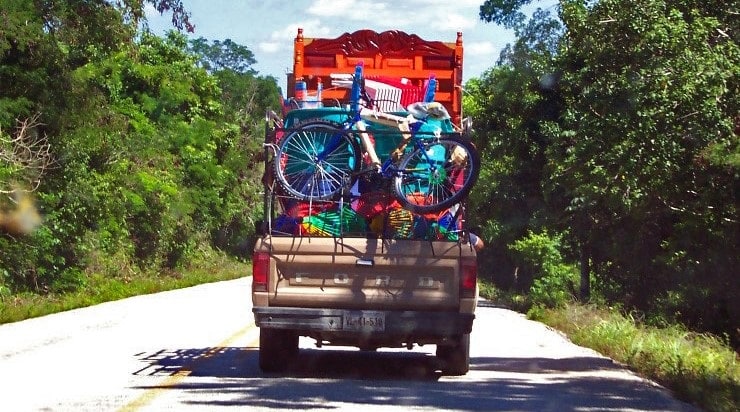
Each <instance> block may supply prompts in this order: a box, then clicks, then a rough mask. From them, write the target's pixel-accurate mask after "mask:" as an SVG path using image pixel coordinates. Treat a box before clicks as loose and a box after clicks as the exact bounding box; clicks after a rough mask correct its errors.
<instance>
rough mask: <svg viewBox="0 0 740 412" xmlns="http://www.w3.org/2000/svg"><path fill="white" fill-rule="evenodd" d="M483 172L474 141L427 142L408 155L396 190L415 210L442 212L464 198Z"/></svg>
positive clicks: (397, 195) (402, 160)
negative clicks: (481, 171)
mask: <svg viewBox="0 0 740 412" xmlns="http://www.w3.org/2000/svg"><path fill="white" fill-rule="evenodd" d="M479 174H480V156H479V155H478V151H477V150H476V149H475V147H474V146H473V144H472V143H471V142H469V141H467V140H461V139H459V138H454V137H443V138H440V139H434V140H430V141H428V142H424V143H423V145H422V147H421V148H420V147H415V148H414V149H413V150H412V151H410V152H409V153H407V154H406V155H404V157H403V158H401V161H400V162H399V173H398V174H397V176H396V177H395V178H394V180H393V192H394V194H395V196H396V198H397V199H398V201H399V203H401V205H402V206H403V207H404V208H405V209H408V210H410V211H412V212H414V213H419V214H425V213H433V212H439V211H442V210H444V209H447V208H449V207H451V206H452V205H454V204H456V203H459V202H461V201H462V200H464V199H465V197H466V196H467V195H468V193H470V189H472V187H473V185H474V184H475V182H476V181H477V180H478V175H479Z"/></svg>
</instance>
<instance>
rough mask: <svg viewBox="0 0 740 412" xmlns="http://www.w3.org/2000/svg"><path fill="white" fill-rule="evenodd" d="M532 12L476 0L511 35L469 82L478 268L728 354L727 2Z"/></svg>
mask: <svg viewBox="0 0 740 412" xmlns="http://www.w3.org/2000/svg"><path fill="white" fill-rule="evenodd" d="M528 3H536V2H531V1H528V0H488V1H486V2H484V4H483V5H482V6H481V8H480V17H481V19H483V20H485V21H487V22H493V23H498V24H504V25H506V26H507V27H509V28H512V29H514V30H515V31H516V33H517V40H516V42H515V43H514V44H511V45H510V46H509V47H508V48H507V49H506V50H505V51H504V52H503V53H502V54H501V56H500V58H499V60H498V62H497V63H496V65H495V66H494V67H492V68H491V69H490V70H489V71H488V72H487V73H486V74H485V75H483V76H481V77H480V78H479V79H475V80H472V81H470V82H469V83H468V84H467V85H466V92H467V97H466V98H467V101H466V102H465V103H466V106H465V109H466V111H467V114H468V115H473V116H474V118H475V124H476V128H477V130H478V135H477V144H478V147H479V148H480V149H481V150H482V151H483V153H484V154H483V158H484V159H485V162H484V170H483V174H484V177H483V178H481V179H480V180H481V181H484V182H491V183H490V184H488V185H485V186H482V187H480V188H479V190H477V191H476V192H475V194H474V198H473V199H472V201H471V204H472V206H473V207H474V212H473V213H472V214H473V216H472V218H473V219H475V221H476V223H477V224H478V225H480V226H481V229H482V231H483V233H484V235H485V237H486V239H487V240H488V243H489V245H490V246H489V248H488V250H487V251H486V252H485V253H484V256H483V259H484V261H485V262H484V264H483V265H482V267H490V268H497V269H496V270H495V271H494V272H493V273H492V275H493V276H494V278H495V280H496V282H497V283H498V284H499V285H502V286H505V287H512V288H519V289H520V290H523V291H529V292H530V293H532V294H534V295H536V296H537V298H538V299H539V300H540V301H541V302H545V303H547V304H558V302H561V301H562V300H563V299H568V298H570V297H572V296H578V297H581V298H583V299H589V298H590V299H598V300H602V301H604V302H605V303H607V304H609V305H618V306H622V307H624V308H625V310H632V311H635V312H634V313H635V314H636V315H638V316H637V317H638V318H639V317H644V319H645V320H646V321H648V322H652V323H655V324H657V325H662V324H666V323H671V322H675V321H680V322H685V323H686V324H687V325H690V326H691V327H692V328H695V329H696V330H703V331H712V332H715V333H717V334H719V335H720V336H725V337H729V338H730V339H731V340H733V341H734V343H735V345H736V348H737V344H738V343H739V342H740V298H739V297H740V293H738V292H740V276H739V275H740V272H739V271H738V267H740V259H739V257H740V253H738V250H740V247H739V246H740V245H739V244H738V242H739V240H740V230H739V229H740V226H739V225H738V219H739V218H740V216H738V190H739V189H740V185H738V183H739V182H740V180H739V177H740V176H739V173H740V137H739V136H738V133H740V106H739V105H738V102H739V100H740V90H738V88H739V87H740V85H739V84H738V75H739V74H740V48H738V39H739V38H740V30H739V29H740V26H739V25H738V21H740V19H738V14H739V13H740V9H738V8H737V4H735V5H734V6H732V5H731V4H730V3H731V2H725V1H721V0H716V1H703V0H702V1H695V0H677V1H664V0H645V1H640V2H637V3H636V2H632V1H623V0H600V1H588V2H586V1H578V0H561V1H560V2H559V3H558V6H557V7H555V8H552V9H551V10H547V11H543V10H538V11H537V12H535V13H534V15H533V16H532V18H530V19H528V18H525V16H524V15H523V14H522V13H521V11H520V7H521V6H523V5H526V4H528ZM554 13H557V14H554Z"/></svg>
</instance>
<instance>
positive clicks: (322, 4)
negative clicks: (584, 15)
mask: <svg viewBox="0 0 740 412" xmlns="http://www.w3.org/2000/svg"><path fill="white" fill-rule="evenodd" d="M482 3H483V0H401V1H385V0H183V4H184V5H185V7H186V8H187V10H188V11H189V12H190V14H191V22H192V23H194V24H195V33H193V34H190V35H189V36H191V37H193V38H197V37H204V38H206V39H208V40H225V39H231V40H232V41H234V42H236V43H238V44H241V45H244V46H247V47H248V48H249V49H250V50H251V51H252V52H253V53H254V55H255V58H256V59H257V64H256V65H255V66H254V68H255V69H256V70H257V71H258V72H259V74H261V75H271V76H273V77H275V78H276V79H278V85H279V86H280V87H282V88H283V90H285V73H286V72H288V71H289V70H290V69H291V67H292V53H293V39H294V38H295V36H296V32H297V28H298V27H301V28H303V33H304V35H305V36H306V37H330V38H332V37H337V36H339V35H341V34H342V33H345V32H353V31H355V30H359V29H371V30H375V31H378V32H381V31H384V30H392V29H393V30H402V31H405V32H407V33H414V34H417V35H419V36H420V37H422V38H424V39H426V40H440V41H447V42H453V41H455V38H456V36H457V32H458V31H461V32H462V33H463V46H464V60H463V80H464V81H467V80H469V79H470V78H472V77H479V76H480V75H481V74H482V73H483V72H484V71H485V70H486V69H488V68H490V67H492V66H493V65H494V63H495V62H496V60H497V59H498V56H499V52H500V51H501V49H503V48H504V47H505V46H506V44H507V43H511V42H512V41H513V39H514V37H513V33H512V32H511V31H509V30H506V29H504V28H503V27H500V26H497V25H495V24H492V23H485V22H483V21H481V20H480V19H479V17H478V12H479V8H480V5H481V4H482ZM534 3H535V7H533V8H532V9H534V8H536V7H543V8H545V7H549V5H552V4H553V3H555V0H547V1H535V2H534ZM552 12H554V10H552ZM147 18H148V20H149V25H150V28H151V29H152V30H153V31H154V32H155V33H160V34H161V33H163V32H164V31H166V30H169V29H171V28H172V26H171V24H170V18H171V16H170V15H167V14H165V15H164V16H160V15H159V13H158V12H156V11H155V10H154V9H153V8H152V7H151V6H149V5H148V6H147Z"/></svg>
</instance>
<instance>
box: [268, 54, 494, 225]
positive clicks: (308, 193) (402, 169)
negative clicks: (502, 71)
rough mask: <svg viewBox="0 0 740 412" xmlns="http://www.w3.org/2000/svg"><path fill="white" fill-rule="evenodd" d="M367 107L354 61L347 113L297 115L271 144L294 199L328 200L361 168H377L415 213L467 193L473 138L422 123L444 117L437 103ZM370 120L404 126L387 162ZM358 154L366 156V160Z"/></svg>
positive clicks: (474, 173) (476, 165) (474, 169)
mask: <svg viewBox="0 0 740 412" xmlns="http://www.w3.org/2000/svg"><path fill="white" fill-rule="evenodd" d="M363 100H364V101H365V102H367V105H363V104H362V101H363ZM368 106H369V107H368ZM372 107H373V101H372V99H370V98H369V96H368V93H367V91H366V90H365V88H364V77H363V74H362V66H358V67H357V68H356V70H355V75H354V76H353V80H352V86H351V93H350V109H349V113H348V119H347V120H346V121H344V122H343V123H342V124H334V123H331V122H327V121H325V120H313V121H307V122H304V123H301V124H299V125H298V127H297V129H295V130H292V131H289V132H288V133H287V134H285V135H284V136H283V137H282V139H281V141H280V142H279V144H278V145H277V146H276V149H275V162H274V167H275V177H276V179H277V181H278V182H279V183H280V186H281V187H282V188H283V189H284V190H285V191H286V192H287V193H288V194H289V195H290V196H292V197H294V198H297V199H299V200H303V201H326V200H333V199H336V198H338V197H341V196H344V195H346V194H348V193H349V192H350V190H351V188H352V187H353V186H354V185H355V183H356V182H357V179H358V178H359V177H360V176H363V175H374V176H380V177H381V178H382V179H383V180H385V181H390V183H391V185H390V186H391V191H392V194H393V197H394V198H395V199H396V200H397V201H398V202H399V203H400V204H401V206H402V207H403V208H405V209H407V210H409V211H411V212H414V213H418V214H427V213H434V212H439V211H441V210H444V209H447V208H449V207H451V206H453V205H454V204H457V203H459V202H460V201H462V200H463V199H464V198H465V197H466V196H467V195H468V193H469V192H470V190H471V188H472V187H473V185H474V184H475V182H476V180H477V178H478V175H479V172H480V157H479V155H478V152H477V150H476V149H475V147H474V146H473V144H472V142H470V140H469V139H467V138H466V136H463V135H462V133H451V134H444V135H443V134H442V133H441V132H440V131H437V132H434V133H424V132H421V131H420V129H421V128H422V126H423V125H424V124H426V122H427V121H429V118H430V117H431V118H437V119H440V118H441V119H444V117H445V116H446V117H447V118H449V114H447V112H446V110H445V109H444V107H443V106H442V105H441V104H439V103H433V102H432V103H427V104H416V105H411V107H409V113H410V114H409V115H408V116H405V117H404V116H400V115H396V114H393V113H387V112H380V111H376V110H373V109H372ZM368 124H370V125H373V124H379V125H385V126H391V127H395V128H396V129H397V130H398V131H399V132H400V134H401V142H400V143H399V144H398V146H397V147H396V148H395V150H393V151H392V153H390V156H389V157H388V159H386V160H385V161H384V162H381V161H380V158H379V157H378V155H377V153H376V151H375V145H374V144H373V142H372V141H371V138H370V135H369V133H368V127H367V126H368ZM363 154H366V155H367V158H369V162H368V163H369V165H367V166H366V167H362V165H363V163H364V162H363Z"/></svg>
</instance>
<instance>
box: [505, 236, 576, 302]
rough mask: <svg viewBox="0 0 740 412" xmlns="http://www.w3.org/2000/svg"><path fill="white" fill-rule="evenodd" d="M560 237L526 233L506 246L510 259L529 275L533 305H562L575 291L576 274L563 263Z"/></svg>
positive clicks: (574, 270) (572, 296) (571, 297)
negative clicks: (510, 254)
mask: <svg viewBox="0 0 740 412" xmlns="http://www.w3.org/2000/svg"><path fill="white" fill-rule="evenodd" d="M560 248H561V236H557V235H556V236H550V235H549V234H548V233H547V232H546V231H545V232H542V233H540V234H536V233H532V232H530V233H529V234H528V235H527V236H526V237H525V238H522V239H519V240H517V241H516V242H514V244H512V245H511V246H510V249H511V250H512V251H513V252H514V259H515V261H517V262H518V263H519V264H520V266H519V267H520V268H521V269H522V270H523V271H524V272H526V273H532V274H533V281H532V285H531V287H530V289H529V295H530V298H531V299H532V302H533V303H534V304H535V305H544V306H546V307H557V306H563V305H564V304H565V303H567V302H568V301H570V300H572V299H573V298H574V297H575V296H574V295H575V291H576V290H578V288H577V287H576V285H577V284H578V271H577V269H576V268H575V266H573V265H569V264H567V263H565V262H564V261H563V257H562V256H561V254H560Z"/></svg>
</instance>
